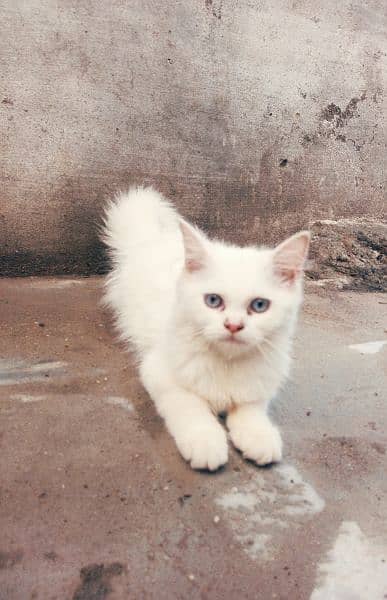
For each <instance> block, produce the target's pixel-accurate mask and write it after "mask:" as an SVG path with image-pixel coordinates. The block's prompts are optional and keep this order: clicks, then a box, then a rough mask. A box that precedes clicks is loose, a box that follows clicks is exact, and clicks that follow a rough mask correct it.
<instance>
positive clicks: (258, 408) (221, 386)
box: [104, 188, 309, 470]
mask: <svg viewBox="0 0 387 600" xmlns="http://www.w3.org/2000/svg"><path fill="white" fill-rule="evenodd" d="M104 241H105V243H106V244H107V245H108V247H109V248H110V252H111V255H112V260H113V270H112V272H111V274H110V275H109V276H108V279H107V292H106V300H107V302H108V304H109V305H110V306H111V307H112V308H113V310H114V312H115V315H116V319H117V325H118V329H119V332H120V334H121V336H122V337H123V338H124V339H125V340H126V341H128V342H130V343H131V344H132V345H133V346H134V348H135V349H136V351H137V354H138V356H139V359H140V374H141V379H142V382H143V384H144V386H145V388H146V389H147V391H148V392H149V394H150V396H151V397H152V399H153V401H154V403H155V405H156V407H157V410H158V412H159V413H160V415H161V416H162V417H163V418H164V420H165V423H166V426H167V428H168V430H169V432H170V433H171V435H172V436H173V438H174V439H175V442H176V445H177V447H178V449H179V451H180V452H181V454H182V455H183V457H184V458H185V459H186V460H187V461H189V462H190V463H191V466H192V467H193V468H208V469H210V470H215V469H217V468H218V467H220V466H221V465H223V464H225V463H226V462H227V439H226V434H225V431H224V429H223V427H222V426H221V425H220V423H219V422H218V419H217V417H216V415H217V414H218V413H221V412H227V413H228V417H227V427H228V429H229V430H230V437H231V440H232V441H233V443H234V445H235V446H237V447H238V448H239V449H240V450H241V451H242V452H243V454H244V456H246V457H247V458H250V459H252V460H255V461H256V462H257V463H258V464H267V463H270V462H273V461H277V460H280V458H281V452H282V443H281V437H280V434H279V432H278V430H277V428H276V427H275V426H274V425H273V424H272V423H271V422H270V420H269V418H268V416H267V414H266V411H267V408H268V405H269V402H270V400H271V399H272V398H273V397H274V396H275V394H276V393H277V391H278V389H279V387H280V386H281V384H282V383H283V382H284V380H285V379H286V376H287V374H288V370H289V362H290V360H289V351H290V344H291V337H292V333H293V329H294V325H295V321H296V317H297V312H298V309H299V306H300V303H301V300H302V277H301V273H302V266H303V263H304V260H305V257H306V252H307V247H308V243H309V234H308V233H307V232H301V233H299V234H297V235H296V236H293V237H292V238H289V240H287V241H285V242H283V243H282V244H281V245H280V246H278V247H277V248H276V249H269V248H252V247H246V248H239V247H236V246H232V245H229V244H225V243H223V242H219V241H210V240H208V238H206V237H205V236H204V234H203V233H201V232H199V231H198V230H196V229H195V228H193V227H192V226H190V225H188V223H186V222H185V221H182V219H181V218H180V217H179V215H178V214H177V212H176V211H175V210H174V208H173V207H172V206H171V205H170V204H169V203H168V202H167V201H166V200H165V199H164V198H163V197H162V196H161V195H160V194H158V193H157V192H156V191H154V190H153V189H151V188H133V189H131V190H130V191H129V193H127V194H122V195H120V196H119V197H118V198H117V199H116V200H115V201H114V202H113V203H111V204H110V206H108V208H107V211H106V220H105V232H104ZM208 293H211V294H212V293H214V294H219V295H220V296H222V298H223V299H224V301H225V306H224V309H223V310H220V309H213V308H209V307H208V306H207V305H206V303H205V302H204V299H203V298H204V295H205V294H208ZM256 297H260V298H266V299H269V300H270V301H271V305H270V307H269V309H268V310H267V311H266V312H264V313H253V312H252V311H251V310H248V307H249V303H250V302H251V300H253V299H254V298H256ZM225 321H229V322H232V323H238V324H239V323H241V324H243V325H244V328H243V329H242V330H241V331H238V332H237V333H235V334H234V335H233V336H231V334H230V333H229V331H228V330H227V329H226V328H225V325H224V323H225ZM231 337H232V338H233V340H232V341H231V339H230V338H231ZM235 340H237V341H235Z"/></svg>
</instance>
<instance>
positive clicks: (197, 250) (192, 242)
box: [179, 219, 207, 273]
mask: <svg viewBox="0 0 387 600" xmlns="http://www.w3.org/2000/svg"><path fill="white" fill-rule="evenodd" d="M179 225H180V231H181V233H182V236H183V244H184V253H185V268H186V270H187V271H189V272H190V273H193V272H194V271H200V269H203V267H204V266H205V264H206V260H207V251H206V248H205V241H204V239H203V237H202V236H201V235H200V233H199V231H198V230H197V229H195V227H192V225H189V224H188V223H187V222H186V221H184V220H183V219H180V220H179Z"/></svg>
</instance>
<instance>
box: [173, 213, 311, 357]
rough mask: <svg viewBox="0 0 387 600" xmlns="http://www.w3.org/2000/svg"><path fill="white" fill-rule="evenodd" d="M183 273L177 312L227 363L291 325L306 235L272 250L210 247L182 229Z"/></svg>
mask: <svg viewBox="0 0 387 600" xmlns="http://www.w3.org/2000/svg"><path fill="white" fill-rule="evenodd" d="M182 233H183V241H184V247H185V268H184V271H183V273H182V276H181V278H180V281H179V286H178V310H179V312H180V316H181V318H183V319H184V320H186V321H189V323H190V325H191V327H192V329H193V332H194V336H198V337H200V338H201V339H203V340H205V342H206V343H207V344H208V345H209V346H211V347H212V348H213V349H214V350H215V351H217V352H219V353H221V354H223V355H225V356H229V357H235V356H238V355H244V354H247V353H251V352H252V351H254V350H255V351H256V350H257V349H259V348H260V347H261V346H262V343H263V342H264V341H266V342H267V344H268V345H270V342H271V338H272V337H273V335H274V333H275V332H277V331H278V330H279V329H282V328H287V327H288V326H289V325H290V324H292V322H293V320H294V316H295V315H296V314H297V310H298V307H299V304H300V302H301V297H302V290H301V283H300V278H301V273H302V267H303V263H304V261H305V258H306V254H307V250H308V244H309V234H308V233H307V232H301V233H300V234H297V235H296V236H293V237H292V238H289V239H288V240H286V241H285V242H284V243H283V244H281V245H280V246H278V247H277V248H276V249H274V250H271V249H256V248H238V247H234V246H227V245H224V244H222V243H219V242H210V241H209V240H207V239H206V238H204V237H203V236H202V235H201V234H200V233H199V232H197V231H196V230H195V229H193V228H191V227H190V226H188V225H186V224H185V223H183V224H182Z"/></svg>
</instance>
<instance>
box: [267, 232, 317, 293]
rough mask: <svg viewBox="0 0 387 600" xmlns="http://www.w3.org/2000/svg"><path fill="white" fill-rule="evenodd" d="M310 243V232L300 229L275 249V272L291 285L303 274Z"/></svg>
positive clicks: (281, 279)
mask: <svg viewBox="0 0 387 600" xmlns="http://www.w3.org/2000/svg"><path fill="white" fill-rule="evenodd" d="M309 243H310V232H309V231H299V232H298V233H296V234H295V235H292V236H291V237H290V238H288V239H287V240H285V241H284V242H282V244H279V246H277V247H276V248H275V250H274V257H273V266H274V273H275V275H276V276H277V277H278V278H279V279H280V281H281V282H283V283H286V284H288V285H291V284H292V283H294V281H296V280H297V279H298V278H299V277H300V276H301V274H302V272H303V269H304V264H305V260H306V257H307V255H308V250H309Z"/></svg>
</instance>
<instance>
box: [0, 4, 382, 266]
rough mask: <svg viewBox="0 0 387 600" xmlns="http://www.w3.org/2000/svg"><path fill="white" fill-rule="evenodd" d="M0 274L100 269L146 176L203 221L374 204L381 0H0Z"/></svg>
mask: <svg viewBox="0 0 387 600" xmlns="http://www.w3.org/2000/svg"><path fill="white" fill-rule="evenodd" d="M0 7H1V36H0V58H1V70H0V90H1V98H0V118H1V125H0V128H1V129H0V133H1V163H2V164H1V170H0V176H1V197H0V201H1V204H0V228H1V229H0V239H1V241H0V248H1V250H0V254H1V255H3V257H2V259H1V262H0V266H1V268H2V273H3V274H4V273H10V272H15V273H23V272H24V273H28V272H34V271H35V272H66V271H73V272H80V273H88V272H93V271H98V270H101V269H102V268H103V259H102V254H101V251H100V248H99V246H98V244H97V242H96V240H97V236H96V226H95V224H96V223H97V222H98V219H99V214H100V209H101V205H102V203H103V201H104V199H105V198H106V197H107V196H108V195H109V194H111V193H113V192H114V191H115V190H117V189H118V188H122V187H125V186H126V185H128V184H129V183H131V182H141V183H142V182H146V183H153V184H155V185H156V186H157V187H158V188H159V189H161V190H162V191H164V192H166V193H167V194H168V195H169V196H170V197H171V198H172V199H174V200H175V201H176V202H177V204H178V205H179V207H180V208H181V209H182V211H183V212H184V214H186V215H187V216H189V217H191V218H192V219H194V220H195V221H196V222H197V223H198V224H199V225H201V226H203V227H204V228H205V229H207V230H208V231H210V232H211V233H217V234H220V235H223V236H225V237H228V238H231V239H233V240H238V241H240V242H244V241H249V242H253V241H254V242H255V241H258V242H262V241H268V242H273V241H276V240H278V239H279V237H280V236H281V235H283V234H284V233H285V232H286V233H288V232H292V231H294V230H295V229H296V228H298V227H304V226H305V225H307V224H308V222H309V221H310V220H313V219H321V218H340V217H353V216H357V217H361V216H363V215H368V216H370V215H371V216H373V217H375V218H379V219H380V218H381V217H382V215H383V210H384V209H385V205H386V204H385V203H386V197H385V188H384V182H385V178H386V160H385V156H386V130H387V126H386V104H385V102H384V96H383V90H384V89H385V87H386V79H387V69H386V54H387V41H386V40H387V38H386V23H387V4H386V2H385V1H384V0H368V1H367V0H343V2H340V3H338V2H336V1H334V0H326V1H325V2H320V1H319V0H309V1H308V0H292V1H290V0H280V1H278V2H269V0H254V1H253V0H203V1H199V0H195V1H194V2H185V1H184V0H176V1H172V0H168V1H165V2H154V1H151V0H132V1H130V2H129V1H123V0H112V1H111V2H109V3H105V2H102V1H101V0H95V1H93V2H90V1H89V0H29V1H28V2H25V1H24V0H12V1H11V0H0Z"/></svg>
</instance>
